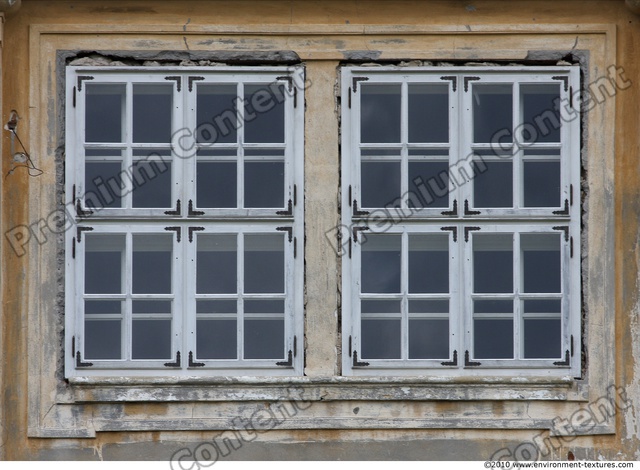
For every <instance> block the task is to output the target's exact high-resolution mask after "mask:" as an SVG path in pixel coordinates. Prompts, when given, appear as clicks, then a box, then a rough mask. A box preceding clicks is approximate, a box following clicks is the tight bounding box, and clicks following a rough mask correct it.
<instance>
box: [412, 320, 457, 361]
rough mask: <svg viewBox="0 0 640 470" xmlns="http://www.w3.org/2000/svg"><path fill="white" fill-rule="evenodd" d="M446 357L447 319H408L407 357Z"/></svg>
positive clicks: (447, 342)
mask: <svg viewBox="0 0 640 470" xmlns="http://www.w3.org/2000/svg"><path fill="white" fill-rule="evenodd" d="M448 357H449V320H448V319H425V318H414V319H409V359H446V358H448Z"/></svg>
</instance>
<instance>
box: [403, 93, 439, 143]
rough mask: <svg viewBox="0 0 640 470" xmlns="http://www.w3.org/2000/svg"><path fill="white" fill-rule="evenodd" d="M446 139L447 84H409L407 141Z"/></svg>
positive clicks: (432, 141)
mask: <svg viewBox="0 0 640 470" xmlns="http://www.w3.org/2000/svg"><path fill="white" fill-rule="evenodd" d="M448 141H449V87H448V85H440V84H438V85H417V84H411V85H409V142H429V143H435V142H448Z"/></svg>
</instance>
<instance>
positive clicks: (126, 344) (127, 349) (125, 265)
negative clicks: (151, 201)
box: [120, 229, 133, 361]
mask: <svg viewBox="0 0 640 470" xmlns="http://www.w3.org/2000/svg"><path fill="white" fill-rule="evenodd" d="M125 237H126V238H125V240H126V241H125V250H124V260H123V262H122V263H120V265H121V266H122V269H124V271H125V272H124V273H122V276H121V278H122V279H123V280H124V283H125V285H124V286H123V287H124V288H123V292H124V294H125V295H126V301H125V305H124V312H123V313H124V315H123V318H122V321H123V325H122V348H123V352H122V358H123V359H124V360H126V361H131V359H132V353H131V351H132V341H133V334H132V330H133V315H132V313H131V312H132V301H131V295H132V293H133V234H132V231H131V230H130V229H129V230H127V233H126V235H125Z"/></svg>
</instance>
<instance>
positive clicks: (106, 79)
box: [65, 66, 304, 377]
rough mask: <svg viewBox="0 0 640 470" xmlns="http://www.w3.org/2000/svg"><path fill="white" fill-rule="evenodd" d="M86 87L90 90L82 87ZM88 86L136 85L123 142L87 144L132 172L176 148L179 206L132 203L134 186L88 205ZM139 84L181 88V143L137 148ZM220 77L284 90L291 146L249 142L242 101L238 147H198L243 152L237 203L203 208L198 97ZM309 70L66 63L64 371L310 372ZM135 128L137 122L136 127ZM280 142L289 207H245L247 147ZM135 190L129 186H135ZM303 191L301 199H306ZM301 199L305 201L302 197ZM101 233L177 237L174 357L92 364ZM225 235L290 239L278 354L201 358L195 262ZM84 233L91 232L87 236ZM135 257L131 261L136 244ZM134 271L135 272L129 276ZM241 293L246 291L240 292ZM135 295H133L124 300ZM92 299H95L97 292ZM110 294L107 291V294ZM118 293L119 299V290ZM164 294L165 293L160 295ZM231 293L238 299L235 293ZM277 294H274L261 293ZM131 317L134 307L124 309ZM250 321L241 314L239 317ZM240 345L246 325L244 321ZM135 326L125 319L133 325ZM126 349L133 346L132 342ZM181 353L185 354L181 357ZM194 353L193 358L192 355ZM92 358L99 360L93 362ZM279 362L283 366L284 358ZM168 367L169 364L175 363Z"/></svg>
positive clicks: (177, 107) (176, 96)
mask: <svg viewBox="0 0 640 470" xmlns="http://www.w3.org/2000/svg"><path fill="white" fill-rule="evenodd" d="M87 77H90V78H87ZM83 83H84V84H85V86H84V87H83V86H82V84H83ZM87 83H91V84H94V83H104V84H115V83H123V84H125V87H126V89H127V95H126V96H127V99H126V103H127V104H126V107H125V108H124V112H123V123H124V124H123V126H124V127H125V128H124V129H123V136H124V137H123V140H124V142H123V143H119V144H105V143H102V144H94V143H91V144H86V146H87V147H91V148H105V149H107V148H111V149H113V148H122V149H123V150H122V155H123V161H124V163H123V165H124V168H130V165H131V162H132V158H133V157H132V154H133V149H136V148H139V149H147V150H156V149H158V150H166V151H171V159H170V160H169V161H165V163H167V164H168V165H171V170H172V171H171V176H172V180H171V192H172V194H171V201H173V202H172V204H174V206H172V207H163V208H132V207H131V200H132V199H131V192H130V191H125V193H126V194H125V197H124V199H123V207H119V208H114V207H104V208H101V209H99V210H92V208H91V207H86V206H85V201H84V198H83V195H84V194H85V191H86V187H87V185H86V184H85V182H84V161H85V158H84V148H85V143H84V141H83V136H84V119H85V117H84V116H85V94H84V93H85V90H86V84H87ZM137 83H142V84H159V83H162V84H163V85H168V86H172V87H173V100H172V103H173V108H172V128H171V133H172V141H171V142H170V143H163V144H133V143H132V142H131V139H132V137H131V132H128V131H130V130H131V125H130V124H127V123H131V122H132V104H131V102H132V99H131V96H132V95H131V90H132V86H133V85H134V84H137ZM220 83H225V84H229V83H233V84H236V85H237V89H238V90H239V91H240V97H241V98H243V96H242V90H243V89H244V88H243V86H241V84H250V85H261V84H264V85H265V87H268V86H269V85H270V84H274V83H275V84H276V86H282V87H284V88H283V89H284V90H285V93H284V94H283V99H284V101H283V106H284V110H285V111H284V112H285V118H284V119H285V121H284V132H285V137H284V143H283V144H266V143H265V144H245V143H243V141H242V135H243V131H244V126H243V121H242V117H243V113H244V107H243V106H238V108H237V109H238V115H239V117H238V131H237V136H238V137H237V140H236V143H226V144H225V143H213V144H210V143H199V144H197V148H207V149H212V148H213V149H227V150H229V149H235V150H236V151H237V155H238V158H237V159H235V160H234V161H237V163H238V173H237V177H238V182H239V183H238V186H237V200H238V202H239V203H240V205H239V207H237V208H199V207H197V201H196V162H197V158H196V157H195V156H194V155H195V153H194V150H195V148H196V147H194V141H193V140H189V138H190V137H191V135H192V134H190V133H192V132H193V130H194V129H196V127H197V126H198V124H199V123H197V122H196V120H197V119H196V96H197V89H198V86H200V85H201V84H202V85H209V84H220ZM303 83H304V69H303V68H302V67H215V68H214V67H180V68H169V67H114V68H108V69H105V68H91V67H71V66H70V67H67V68H66V97H67V99H66V161H65V173H66V183H65V187H66V192H67V195H68V200H72V201H74V204H73V210H71V211H67V217H68V218H69V219H71V220H68V221H67V223H68V224H71V225H73V226H74V230H69V231H67V233H66V238H65V248H66V250H65V251H66V253H65V254H66V263H65V266H66V271H65V289H66V292H65V301H66V308H65V314H66V315H65V325H66V338H65V344H66V351H67V353H66V354H65V358H66V359H65V375H66V376H67V377H84V376H86V377H91V376H94V377H96V376H107V377H108V376H112V377H121V376H139V377H144V376H203V377H206V376H219V375H223V376H234V375H238V376H240V375H242V376H247V375H266V376H299V375H301V374H302V368H303V344H302V343H303V306H304V305H303V274H302V273H303V269H304V251H303V250H304V244H303V238H304V236H303V229H304V220H303V218H304V204H302V195H303V194H304V187H303V163H304V158H303V148H304V95H303V91H304V86H302V84H303ZM127 126H128V127H127ZM258 147H259V148H262V149H264V148H278V149H281V150H282V154H283V157H282V161H283V163H284V188H283V196H284V204H283V206H282V207H275V208H243V207H242V182H243V180H244V177H243V152H244V149H246V148H258ZM128 189H130V188H128ZM298 195H299V196H298ZM298 199H299V200H298ZM94 233H95V234H98V233H121V234H126V237H127V240H130V239H131V238H130V237H131V234H132V233H133V234H136V233H164V234H171V236H172V237H173V261H172V263H173V267H172V276H171V277H172V293H171V294H170V295H168V297H170V298H172V299H173V302H174V306H173V325H172V358H170V360H169V361H167V360H162V361H160V360H131V359H127V358H126V357H125V356H123V359H121V360H94V359H92V360H86V359H85V357H84V334H83V331H84V330H83V325H84V323H83V322H84V312H83V308H84V307H83V304H84V302H83V300H84V298H86V297H87V295H86V294H83V279H84V278H83V269H84V268H83V266H84V264H83V263H84V250H85V244H84V243H83V241H84V240H85V239H86V237H87V236H91V234H94ZM207 233H225V234H235V235H238V236H240V235H239V234H242V233H250V234H277V235H278V236H280V237H282V240H283V244H284V268H285V274H284V280H283V281H284V285H285V292H284V293H282V295H280V294H277V295H276V294H274V296H275V297H278V298H284V299H285V312H284V318H285V322H284V323H285V334H284V343H285V344H284V350H283V354H282V357H281V358H276V359H274V360H271V359H269V360H263V359H260V360H257V359H242V358H241V357H240V356H239V357H238V359H236V360H206V361H203V360H200V359H199V358H198V357H197V354H196V344H195V342H196V334H195V331H196V329H195V315H196V314H195V297H196V293H195V285H196V284H195V263H196V256H195V255H196V247H197V240H198V237H199V236H200V235H201V234H207ZM83 235H84V237H83ZM126 251H127V254H126V257H127V258H128V259H129V260H130V259H131V253H130V252H131V245H130V242H128V243H127V246H126ZM237 259H238V271H237V275H238V278H240V277H241V276H242V263H241V260H242V255H241V252H240V250H239V251H238V253H237ZM129 277H130V276H129ZM234 295H235V298H238V297H242V296H243V293H242V292H238V293H236V294H233V295H231V297H234ZM126 296H129V297H131V294H130V292H129V293H127V292H126V291H125V292H124V293H123V294H122V295H120V297H126ZM89 297H91V296H89ZM103 297H104V296H103ZM116 297H117V296H116ZM159 297H163V296H159ZM227 297H229V296H227ZM262 297H263V298H269V297H270V294H262ZM125 313H126V315H128V317H126V316H125V319H128V320H130V315H131V313H130V312H123V315H125ZM240 320H241V318H240V317H239V318H238V322H239V323H240ZM238 328H239V333H238V338H239V345H238V347H239V348H240V347H241V346H240V344H241V343H240V340H241V332H242V326H239V327H238ZM129 329H130V325H123V330H126V331H128V330H129ZM124 341H129V342H130V341H131V336H130V334H129V333H127V332H124V333H123V344H124ZM123 350H127V348H125V347H124V346H123ZM178 352H179V353H180V355H179V357H178V355H177V353H178ZM190 352H191V353H192V354H189V353H190ZM88 363H91V365H88ZM276 363H278V364H276ZM167 364H168V365H167Z"/></svg>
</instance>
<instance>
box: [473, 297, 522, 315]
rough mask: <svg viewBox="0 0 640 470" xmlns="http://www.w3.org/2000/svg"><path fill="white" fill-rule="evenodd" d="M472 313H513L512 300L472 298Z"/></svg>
mask: <svg viewBox="0 0 640 470" xmlns="http://www.w3.org/2000/svg"><path fill="white" fill-rule="evenodd" d="M473 311H474V313H510V314H513V300H474V301H473Z"/></svg>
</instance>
